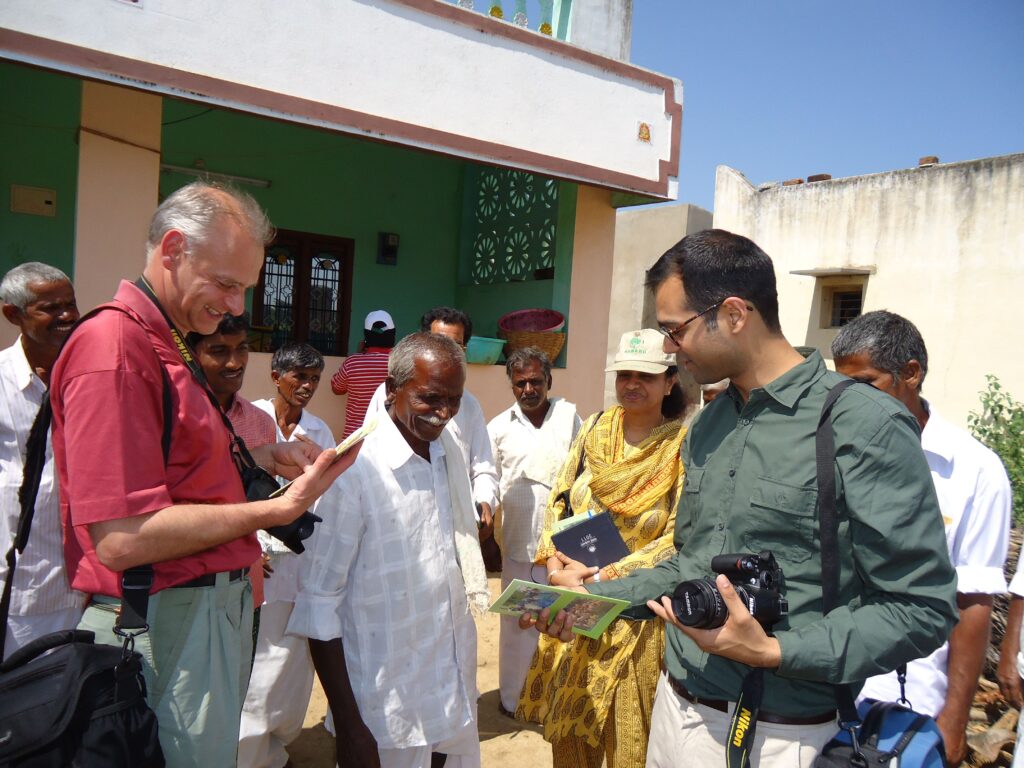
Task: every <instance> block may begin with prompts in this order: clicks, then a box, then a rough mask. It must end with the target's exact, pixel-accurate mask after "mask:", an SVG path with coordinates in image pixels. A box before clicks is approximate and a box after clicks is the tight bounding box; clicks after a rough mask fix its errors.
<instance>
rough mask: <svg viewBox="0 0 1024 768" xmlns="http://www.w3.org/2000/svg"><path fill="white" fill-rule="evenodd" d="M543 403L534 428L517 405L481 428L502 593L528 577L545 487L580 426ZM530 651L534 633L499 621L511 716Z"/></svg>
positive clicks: (504, 694)
mask: <svg viewBox="0 0 1024 768" xmlns="http://www.w3.org/2000/svg"><path fill="white" fill-rule="evenodd" d="M549 402H550V403H551V405H550V407H549V408H548V412H547V413H546V414H544V421H543V422H542V423H541V425H540V427H539V428H538V427H535V426H533V422H531V421H530V420H529V419H528V418H527V417H526V416H524V415H523V411H522V409H521V408H520V407H519V404H518V403H515V404H513V405H512V407H511V408H509V409H508V410H506V411H503V412H501V413H500V414H498V415H497V416H495V417H494V418H493V419H491V421H490V423H489V424H488V425H487V433H488V435H490V438H491V450H492V452H493V454H494V464H495V467H496V468H497V470H498V488H499V491H500V502H499V506H500V507H501V530H500V531H499V534H500V536H501V559H502V567H501V588H502V590H504V589H506V588H507V587H508V585H509V584H511V583H512V580H513V579H523V580H525V581H529V580H530V578H531V576H532V570H531V569H532V563H533V558H534V556H535V555H536V554H537V542H538V540H539V539H540V533H541V528H542V527H543V525H544V510H545V509H546V508H547V503H548V497H549V496H550V495H551V487H552V485H554V482H555V478H556V477H557V475H558V472H559V470H560V469H561V467H562V464H563V463H564V462H565V457H566V456H567V455H568V453H569V447H570V446H571V445H572V441H573V440H574V439H575V437H576V433H577V432H579V430H580V427H581V426H582V424H583V422H582V421H581V420H580V417H579V414H577V413H576V406H575V405H573V404H572V403H570V402H567V401H565V400H563V399H561V398H559V397H552V398H551V399H550V400H549ZM536 649H537V633H536V632H533V631H532V630H528V631H524V630H522V629H520V628H519V623H518V620H517V619H516V618H515V617H513V616H502V617H501V625H500V632H499V639H498V693H499V696H500V698H501V706H502V707H504V708H505V709H506V710H507V711H509V712H515V709H516V704H517V703H518V701H519V694H520V692H521V691H522V689H523V683H524V682H526V675H527V673H528V672H529V670H530V662H531V661H532V660H533V653H534V651H535V650H536Z"/></svg>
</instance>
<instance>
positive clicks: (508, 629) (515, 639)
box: [498, 559, 544, 712]
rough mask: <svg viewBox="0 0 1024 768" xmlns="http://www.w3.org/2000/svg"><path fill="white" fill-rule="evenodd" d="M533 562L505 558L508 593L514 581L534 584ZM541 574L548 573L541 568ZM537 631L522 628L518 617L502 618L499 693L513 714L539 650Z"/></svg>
mask: <svg viewBox="0 0 1024 768" xmlns="http://www.w3.org/2000/svg"><path fill="white" fill-rule="evenodd" d="M532 568H533V565H532V563H517V562H516V561H515V560H508V559H505V560H504V561H503V562H502V564H501V589H502V591H503V592H504V591H505V589H506V588H507V587H508V585H509V584H511V583H512V580H513V579H521V580H523V581H530V580H531V577H530V572H531V570H532ZM538 571H544V569H543V568H538ZM539 636H540V635H538V634H537V631H536V630H533V629H529V630H525V629H520V628H519V619H518V618H517V617H515V616H502V617H501V626H500V629H499V634H498V692H499V694H500V696H501V706H503V707H504V708H505V709H506V710H508V711H509V712H515V711H516V705H517V704H518V703H519V694H520V692H521V691H522V690H523V683H525V682H526V673H527V672H529V671H530V662H531V661H533V653H534V651H536V650H537V638H538V637H539Z"/></svg>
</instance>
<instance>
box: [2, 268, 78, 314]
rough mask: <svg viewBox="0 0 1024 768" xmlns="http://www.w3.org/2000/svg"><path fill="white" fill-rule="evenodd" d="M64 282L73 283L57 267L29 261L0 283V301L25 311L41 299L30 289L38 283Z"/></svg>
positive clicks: (11, 272)
mask: <svg viewBox="0 0 1024 768" xmlns="http://www.w3.org/2000/svg"><path fill="white" fill-rule="evenodd" d="M62 280H66V281H67V282H69V283H70V282H71V280H70V279H68V276H67V275H65V274H64V273H63V272H61V271H60V270H59V269H57V268H56V267H51V266H50V265H49V264H43V263H42V262H41V261H28V262H25V263H24V264H19V265H18V266H16V267H15V268H14V269H12V270H11V271H10V272H8V273H7V274H6V275H4V279H3V282H0V301H3V303H5V304H13V305H14V306H16V307H17V308H18V309H22V310H23V309H25V307H27V306H28V305H29V304H31V303H32V302H33V301H35V300H36V299H38V298H39V297H38V296H36V294H35V293H34V292H33V291H32V289H31V288H29V286H30V285H34V284H36V283H56V282H60V281H62Z"/></svg>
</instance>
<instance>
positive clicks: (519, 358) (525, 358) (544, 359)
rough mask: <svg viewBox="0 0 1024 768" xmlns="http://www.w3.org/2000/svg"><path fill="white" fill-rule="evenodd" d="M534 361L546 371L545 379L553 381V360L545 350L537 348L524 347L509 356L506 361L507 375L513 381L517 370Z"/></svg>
mask: <svg viewBox="0 0 1024 768" xmlns="http://www.w3.org/2000/svg"><path fill="white" fill-rule="evenodd" d="M534 361H536V362H538V363H540V367H541V368H542V369H543V370H544V378H545V379H547V380H548V381H551V359H550V358H549V357H548V356H547V353H546V352H545V351H544V350H542V349H538V348H537V347H523V348H521V349H517V350H516V351H515V352H513V353H512V354H511V355H509V356H508V357H507V358H506V359H505V375H506V376H508V378H509V381H511V380H512V374H513V372H514V371H515V369H516V368H522V367H523V366H524V365H529V364H530V363H532V362H534Z"/></svg>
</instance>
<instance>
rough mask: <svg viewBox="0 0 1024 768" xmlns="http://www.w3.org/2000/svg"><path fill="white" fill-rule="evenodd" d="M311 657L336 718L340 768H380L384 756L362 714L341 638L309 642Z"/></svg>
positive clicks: (335, 730)
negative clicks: (347, 767)
mask: <svg viewBox="0 0 1024 768" xmlns="http://www.w3.org/2000/svg"><path fill="white" fill-rule="evenodd" d="M309 655H310V656H311V657H312V658H313V667H314V668H315V669H316V674H317V677H319V678H320V685H321V686H322V687H323V689H324V695H325V696H326V697H327V703H328V705H329V706H330V708H331V714H333V715H334V732H335V737H334V740H335V745H336V746H335V749H336V750H337V755H336V759H337V762H338V765H339V766H342V767H343V766H346V765H353V766H366V767H367V768H379V766H380V755H379V753H378V752H377V741H376V740H375V739H374V738H373V734H372V733H370V729H369V728H367V727H366V724H365V723H364V722H363V718H362V715H360V714H359V706H358V705H357V704H356V697H355V695H354V694H353V693H352V683H351V682H350V681H349V679H348V667H346V665H345V647H344V645H343V644H342V641H341V638H340V637H339V638H335V639H334V640H314V639H312V638H310V640H309Z"/></svg>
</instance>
